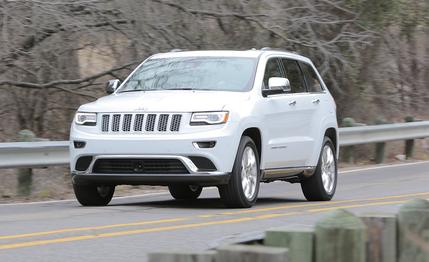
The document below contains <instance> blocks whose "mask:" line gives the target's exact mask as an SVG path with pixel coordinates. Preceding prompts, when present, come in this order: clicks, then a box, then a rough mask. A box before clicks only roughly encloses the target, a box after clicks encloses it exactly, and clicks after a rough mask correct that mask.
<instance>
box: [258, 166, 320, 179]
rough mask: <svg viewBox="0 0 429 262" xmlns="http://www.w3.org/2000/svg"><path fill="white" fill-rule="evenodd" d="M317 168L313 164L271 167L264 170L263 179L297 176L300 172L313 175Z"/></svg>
mask: <svg viewBox="0 0 429 262" xmlns="http://www.w3.org/2000/svg"><path fill="white" fill-rule="evenodd" d="M315 169H316V167H313V166H302V167H280V168H269V169H265V170H262V179H281V178H285V177H290V176H295V175H297V174H299V173H303V175H304V176H305V177H309V176H311V175H313V173H314V170H315Z"/></svg>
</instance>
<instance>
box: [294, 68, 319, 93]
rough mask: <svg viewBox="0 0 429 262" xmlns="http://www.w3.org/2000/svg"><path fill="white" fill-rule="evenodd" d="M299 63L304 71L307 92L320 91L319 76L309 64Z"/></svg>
mask: <svg viewBox="0 0 429 262" xmlns="http://www.w3.org/2000/svg"><path fill="white" fill-rule="evenodd" d="M299 65H300V66H301V69H302V71H303V73H304V77H305V82H306V83H307V87H308V91H309V92H322V91H323V88H322V85H321V84H320V81H319V78H318V77H317V74H316V72H314V69H313V67H312V66H311V65H309V64H307V63H302V62H300V63H299Z"/></svg>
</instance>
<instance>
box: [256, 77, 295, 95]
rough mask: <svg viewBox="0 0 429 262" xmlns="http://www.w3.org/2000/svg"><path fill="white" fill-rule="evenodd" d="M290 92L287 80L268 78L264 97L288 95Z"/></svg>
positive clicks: (263, 92)
mask: <svg viewBox="0 0 429 262" xmlns="http://www.w3.org/2000/svg"><path fill="white" fill-rule="evenodd" d="M290 91H291V87H290V83H289V79H287V78H284V77H270V79H268V89H264V90H263V91H262V94H263V95H264V96H269V95H275V94H282V93H288V92H290Z"/></svg>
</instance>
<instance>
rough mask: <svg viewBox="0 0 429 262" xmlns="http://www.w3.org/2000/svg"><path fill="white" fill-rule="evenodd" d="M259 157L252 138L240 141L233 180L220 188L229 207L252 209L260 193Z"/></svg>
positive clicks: (221, 194)
mask: <svg viewBox="0 0 429 262" xmlns="http://www.w3.org/2000/svg"><path fill="white" fill-rule="evenodd" d="M259 180H260V169H259V156H258V150H257V148H256V145H255V143H254V142H253V140H252V139H251V138H250V137H247V136H243V137H242V138H241V140H240V145H239V147H238V152H237V156H236V158H235V162H234V167H233V169H232V173H231V178H230V180H229V183H228V184H227V185H222V186H219V194H220V197H221V199H222V201H223V202H224V204H225V205H226V206H228V207H251V206H252V205H253V204H255V202H256V198H257V196H258V191H259Z"/></svg>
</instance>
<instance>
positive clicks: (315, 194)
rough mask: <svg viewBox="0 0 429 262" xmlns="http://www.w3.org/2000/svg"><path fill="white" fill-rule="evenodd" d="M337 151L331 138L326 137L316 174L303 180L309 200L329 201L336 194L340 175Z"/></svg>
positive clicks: (304, 191)
mask: <svg viewBox="0 0 429 262" xmlns="http://www.w3.org/2000/svg"><path fill="white" fill-rule="evenodd" d="M335 151H336V150H335V146H334V144H333V143H332V141H331V139H330V138H328V137H325V138H324V140H323V146H322V149H321V150H320V156H319V162H318V163H317V167H316V170H315V171H314V174H313V175H312V176H311V177H308V178H305V179H304V180H303V181H302V182H301V189H302V192H303V193H304V196H305V198H306V199H307V200H309V201H328V200H331V199H332V197H333V196H334V194H335V190H336V188H337V177H338V170H337V158H336V154H335ZM329 152H330V153H329ZM324 182H325V183H324Z"/></svg>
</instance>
